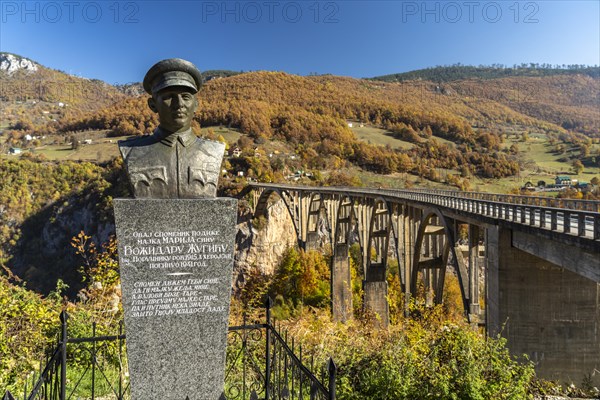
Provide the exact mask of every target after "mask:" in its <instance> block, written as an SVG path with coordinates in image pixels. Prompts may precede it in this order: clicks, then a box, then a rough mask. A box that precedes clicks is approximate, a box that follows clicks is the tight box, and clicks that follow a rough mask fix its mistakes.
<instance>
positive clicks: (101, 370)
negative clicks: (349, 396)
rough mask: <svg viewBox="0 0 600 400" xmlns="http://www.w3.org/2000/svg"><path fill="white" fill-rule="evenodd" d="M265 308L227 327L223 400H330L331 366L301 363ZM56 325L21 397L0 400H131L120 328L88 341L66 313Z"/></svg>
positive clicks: (332, 388)
mask: <svg viewBox="0 0 600 400" xmlns="http://www.w3.org/2000/svg"><path fill="white" fill-rule="evenodd" d="M270 307H271V301H270V300H269V301H268V302H267V305H266V321H265V323H257V324H247V321H246V319H245V318H244V322H243V324H242V325H239V326H230V327H229V333H228V345H227V357H226V360H227V361H226V368H225V398H226V400H259V399H264V400H280V399H281V400H282V399H286V400H293V399H297V400H334V399H335V377H336V366H335V364H334V362H333V360H332V359H331V358H330V359H329V360H328V362H327V363H326V365H321V366H320V367H316V368H315V362H314V360H313V359H312V358H310V359H309V360H307V359H306V358H303V355H302V347H300V346H295V344H294V340H293V338H289V339H288V335H287V332H285V331H282V329H281V327H280V326H279V327H276V324H275V322H274V321H272V319H271V313H270ZM60 320H61V328H62V330H61V335H60V338H59V339H58V343H57V345H56V346H55V347H54V348H53V349H52V351H50V352H49V353H48V355H47V357H46V359H45V361H44V362H43V363H41V367H40V371H39V374H35V375H32V377H31V379H30V380H29V382H28V383H27V384H26V385H25V387H24V390H23V393H22V394H21V395H19V394H11V393H10V392H8V391H7V392H6V393H5V394H4V397H3V400H19V399H21V398H22V399H24V400H70V399H73V400H79V399H86V400H87V399H91V400H109V399H110V400H130V394H129V376H128V372H127V357H126V354H125V339H126V337H125V334H123V329H122V324H119V332H118V334H116V335H112V336H97V335H96V325H95V324H93V325H92V336H91V337H69V335H68V333H69V332H68V315H67V313H66V312H64V311H63V313H62V314H61V316H60ZM72 364H77V367H76V368H75V367H73V366H72ZM136 400H137V399H136Z"/></svg>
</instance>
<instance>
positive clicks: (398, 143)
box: [350, 122, 414, 149]
mask: <svg viewBox="0 0 600 400" xmlns="http://www.w3.org/2000/svg"><path fill="white" fill-rule="evenodd" d="M354 124H355V125H357V123H356V122H355V123H354ZM350 129H351V130H352V131H353V132H354V134H355V135H356V137H357V138H358V139H359V140H362V141H363V142H367V143H370V144H376V145H380V146H387V145H389V146H390V147H391V148H393V149H412V148H413V147H414V144H412V143H409V142H405V141H403V140H399V139H396V138H395V137H394V134H393V133H392V132H390V131H388V130H385V129H380V128H375V127H372V126H367V125H365V126H363V127H360V126H354V127H352V128H350Z"/></svg>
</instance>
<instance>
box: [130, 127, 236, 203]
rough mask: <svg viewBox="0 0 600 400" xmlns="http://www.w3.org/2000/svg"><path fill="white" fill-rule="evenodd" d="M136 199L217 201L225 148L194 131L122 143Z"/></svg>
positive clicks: (156, 134)
mask: <svg viewBox="0 0 600 400" xmlns="http://www.w3.org/2000/svg"><path fill="white" fill-rule="evenodd" d="M119 150H120V151H121V155H122V156H123V160H124V161H125V164H126V166H127V170H128V172H129V179H130V181H131V186H132V187H133V196H134V197H135V198H158V199H167V198H182V199H190V198H198V197H215V196H216V193H217V182H218V179H219V174H220V170H221V162H222V161H223V154H224V151H225V145H224V144H223V143H221V142H215V141H212V140H206V139H202V138H198V137H196V135H194V133H193V132H192V131H191V129H189V130H187V131H185V132H182V133H177V134H169V133H168V132H166V131H164V130H162V129H161V128H160V127H159V128H157V129H156V130H155V131H154V133H153V134H152V135H147V136H142V137H138V138H133V139H129V140H124V141H119Z"/></svg>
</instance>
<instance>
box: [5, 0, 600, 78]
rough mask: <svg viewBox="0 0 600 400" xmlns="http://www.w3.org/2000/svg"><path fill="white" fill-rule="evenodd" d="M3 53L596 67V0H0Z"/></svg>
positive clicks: (301, 64) (255, 66) (123, 69)
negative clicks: (538, 64)
mask: <svg viewBox="0 0 600 400" xmlns="http://www.w3.org/2000/svg"><path fill="white" fill-rule="evenodd" d="M0 12H1V15H0V22H1V26H0V51H7V52H11V53H16V54H19V55H23V56H25V57H29V58H31V59H33V60H35V61H37V62H39V63H41V64H43V65H45V66H48V67H51V68H55V69H60V70H63V71H65V72H68V73H71V74H74V75H79V76H83V77H87V78H96V79H101V80H104V81H106V82H109V83H127V82H134V81H140V80H141V79H142V77H143V75H144V74H145V72H146V70H147V69H148V68H149V67H150V66H151V65H152V64H154V63H155V62H156V61H158V60H161V59H163V58H169V57H180V58H185V59H188V60H190V61H192V62H194V63H195V64H196V65H197V66H198V68H199V69H200V70H207V69H231V70H238V71H239V70H244V71H249V70H277V71H285V72H289V73H294V74H300V75H306V74H309V73H320V74H321V73H332V74H335V75H344V76H353V77H372V76H377V75H384V74H391V73H396V72H404V71H410V70H414V69H420V68H426V67H432V66H436V65H448V64H455V63H462V64H468V65H479V64H485V65H490V64H493V63H500V64H505V65H513V64H520V63H523V62H525V63H530V62H534V63H550V64H586V65H599V64H600V0H586V1H559V0H556V1H553V0H549V1H515V0H509V1H470V0H465V1H353V0H338V1H313V0H308V1H302V0H298V1H286V0H265V1H199V0H194V1H170V2H167V1H161V0H149V1H114V0H110V1H87V0H72V1H69V0H66V1H28V2H23V1H6V0H1V1H0Z"/></svg>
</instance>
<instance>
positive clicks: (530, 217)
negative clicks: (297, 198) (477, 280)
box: [250, 184, 600, 241]
mask: <svg viewBox="0 0 600 400" xmlns="http://www.w3.org/2000/svg"><path fill="white" fill-rule="evenodd" d="M250 186H251V187H256V188H263V189H266V188H271V189H280V190H281V189H283V190H298V191H310V192H318V193H330V194H334V193H340V194H356V195H366V196H375V197H382V196H383V197H385V198H387V199H400V200H409V201H414V202H418V203H421V204H424V205H435V206H441V207H446V208H450V209H454V210H458V211H463V212H466V213H470V214H474V215H476V216H485V217H489V218H492V219H496V220H504V221H508V222H511V223H515V224H520V225H527V226H530V227H532V228H538V229H543V230H547V231H552V232H557V233H562V234H565V235H571V236H576V237H579V238H582V239H591V240H594V241H600V201H595V200H572V199H555V198H546V197H537V196H521V195H504V194H491V193H478V192H459V191H453V190H434V189H410V190H408V189H372V188H355V187H316V186H315V187H311V186H293V185H278V184H252V185H250Z"/></svg>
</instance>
